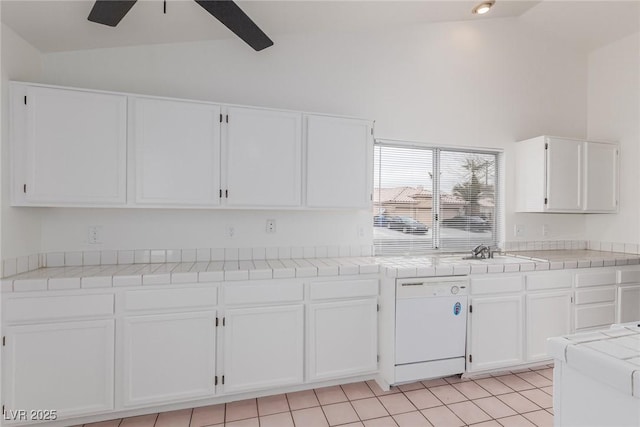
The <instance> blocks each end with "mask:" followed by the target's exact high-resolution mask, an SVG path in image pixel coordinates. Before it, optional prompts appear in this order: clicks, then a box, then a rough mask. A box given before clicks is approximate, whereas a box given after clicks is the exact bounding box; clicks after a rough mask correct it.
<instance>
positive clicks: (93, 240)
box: [87, 225, 102, 245]
mask: <svg viewBox="0 0 640 427" xmlns="http://www.w3.org/2000/svg"><path fill="white" fill-rule="evenodd" d="M87 242H88V243H89V244H90V245H99V244H101V243H102V226H101V225H90V226H89V231H88V236H87Z"/></svg>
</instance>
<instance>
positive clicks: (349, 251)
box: [0, 240, 640, 277]
mask: <svg viewBox="0 0 640 427" xmlns="http://www.w3.org/2000/svg"><path fill="white" fill-rule="evenodd" d="M502 249H503V250H504V251H507V252H514V251H531V250H558V249H573V250H579V249H590V250H596V251H604V252H621V253H627V254H640V245H638V244H632V243H614V242H597V241H587V240H555V241H554V240H546V241H528V242H527V241H524V242H520V241H518V242H505V243H504V244H503V247H502ZM373 255H374V248H373V246H313V247H266V248H197V249H136V250H121V251H116V250H104V251H85V252H78V251H74V252H49V253H46V254H33V255H28V256H22V257H18V258H11V259H5V260H3V261H2V263H1V264H0V268H1V271H0V277H9V276H13V275H15V274H21V273H25V272H27V271H31V270H36V269H38V268H40V267H63V266H81V265H112V264H146V263H164V262H206V261H245V260H265V259H290V258H336V257H348V256H373Z"/></svg>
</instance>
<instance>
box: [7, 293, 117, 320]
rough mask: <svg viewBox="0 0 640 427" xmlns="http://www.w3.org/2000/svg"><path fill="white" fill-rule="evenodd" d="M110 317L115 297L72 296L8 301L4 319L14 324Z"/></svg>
mask: <svg viewBox="0 0 640 427" xmlns="http://www.w3.org/2000/svg"><path fill="white" fill-rule="evenodd" d="M110 315H113V295H72V296H57V297H34V298H31V297H30V298H12V299H8V300H6V301H5V304H4V316H3V317H4V319H5V320H6V321H7V322H9V323H12V322H23V321H31V320H48V319H71V318H87V317H100V316H110Z"/></svg>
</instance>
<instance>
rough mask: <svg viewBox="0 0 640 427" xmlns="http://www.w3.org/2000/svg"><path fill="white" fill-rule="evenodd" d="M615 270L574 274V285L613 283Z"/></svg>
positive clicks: (579, 286)
mask: <svg viewBox="0 0 640 427" xmlns="http://www.w3.org/2000/svg"><path fill="white" fill-rule="evenodd" d="M616 276H617V272H616V271H600V272H590V273H577V274H576V287H578V288H581V287H585V286H600V285H613V284H615V283H616Z"/></svg>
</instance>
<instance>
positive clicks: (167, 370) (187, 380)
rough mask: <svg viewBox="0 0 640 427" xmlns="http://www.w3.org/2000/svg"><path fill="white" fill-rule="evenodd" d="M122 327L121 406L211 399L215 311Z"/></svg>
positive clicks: (127, 321) (134, 320) (129, 321)
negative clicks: (203, 398) (200, 398)
mask: <svg viewBox="0 0 640 427" xmlns="http://www.w3.org/2000/svg"><path fill="white" fill-rule="evenodd" d="M122 322H123V324H122V325H121V326H120V327H119V331H120V332H121V333H122V356H123V357H122V370H123V375H122V378H123V384H122V390H123V405H125V406H139V405H149V404H153V403H163V402H170V401H181V400H187V399H193V398H199V397H212V396H213V395H214V394H215V385H214V384H215V374H216V371H215V366H216V363H215V362H216V357H215V355H216V351H215V350H216V313H215V311H203V312H194V313H180V314H161V315H149V316H130V317H125V318H124V319H123V320H122Z"/></svg>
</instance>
